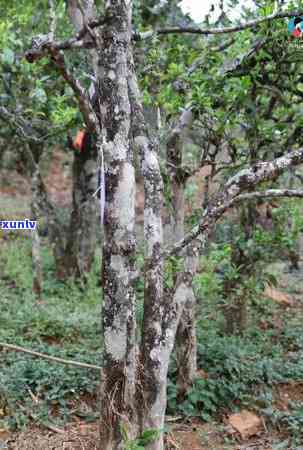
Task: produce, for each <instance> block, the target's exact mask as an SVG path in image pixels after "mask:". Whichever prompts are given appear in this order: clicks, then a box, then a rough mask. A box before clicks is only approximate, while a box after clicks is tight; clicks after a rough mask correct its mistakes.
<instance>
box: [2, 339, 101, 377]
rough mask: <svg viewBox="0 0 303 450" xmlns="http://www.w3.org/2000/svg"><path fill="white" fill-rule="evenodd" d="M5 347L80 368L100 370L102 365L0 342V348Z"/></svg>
mask: <svg viewBox="0 0 303 450" xmlns="http://www.w3.org/2000/svg"><path fill="white" fill-rule="evenodd" d="M1 347H3V348H6V349H8V350H11V351H14V352H20V353H26V354H27V355H31V356H35V357H36V358H41V359H47V360H48V361H52V362H56V363H59V364H65V365H66V366H74V367H81V368H82V369H93V370H101V369H102V367H99V366H95V365H93V364H87V363H82V362H78V361H71V360H69V359H63V358H58V357H56V356H50V355H46V354H45V353H40V352H34V351H33V350H28V349H26V348H23V347H19V346H17V345H13V344H6V343H4V342H0V348H1Z"/></svg>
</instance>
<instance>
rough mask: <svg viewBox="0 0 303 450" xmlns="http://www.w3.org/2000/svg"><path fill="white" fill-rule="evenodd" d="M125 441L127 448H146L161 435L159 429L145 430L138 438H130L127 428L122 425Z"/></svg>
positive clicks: (142, 449)
mask: <svg viewBox="0 0 303 450" xmlns="http://www.w3.org/2000/svg"><path fill="white" fill-rule="evenodd" d="M121 433H122V437H123V443H124V448H125V450H144V449H145V448H146V446H147V445H148V444H151V443H152V442H153V441H154V440H155V439H157V438H158V437H159V433H160V431H159V430H153V429H150V430H145V431H144V432H143V433H142V434H141V435H140V436H139V437H138V438H136V439H130V438H129V436H128V432H127V429H126V428H125V427H121Z"/></svg>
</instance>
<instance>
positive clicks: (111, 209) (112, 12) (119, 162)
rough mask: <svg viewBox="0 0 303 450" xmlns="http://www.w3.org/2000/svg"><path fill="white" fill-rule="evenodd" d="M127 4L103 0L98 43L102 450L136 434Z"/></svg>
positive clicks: (115, 449)
mask: <svg viewBox="0 0 303 450" xmlns="http://www.w3.org/2000/svg"><path fill="white" fill-rule="evenodd" d="M130 16H131V5H130V4H129V3H127V2H125V1H123V0H116V1H108V2H106V11H105V17H106V25H105V26H104V28H103V30H102V36H101V42H100V46H99V73H98V84H99V87H100V103H101V105H102V107H101V123H102V130H103V141H102V143H101V147H102V150H103V152H104V156H105V165H106V187H107V188H106V210H105V222H104V236H105V242H104V249H103V293H104V298H103V335H104V351H103V371H102V382H101V422H100V438H101V449H102V450H120V449H121V450H122V449H123V447H124V446H123V442H122V435H121V427H123V429H124V430H126V432H127V434H128V436H129V437H130V438H134V437H135V436H136V435H137V432H138V427H137V418H136V408H135V389H136V375H137V352H136V341H135V339H136V313H135V290H134V286H133V284H134V279H133V274H134V272H135V267H134V265H135V249H136V245H135V237H134V226H135V168H134V162H133V150H132V146H131V145H130V144H131V143H130V103H129V98H128V88H127V54H128V51H129V46H130V39H131V25H130Z"/></svg>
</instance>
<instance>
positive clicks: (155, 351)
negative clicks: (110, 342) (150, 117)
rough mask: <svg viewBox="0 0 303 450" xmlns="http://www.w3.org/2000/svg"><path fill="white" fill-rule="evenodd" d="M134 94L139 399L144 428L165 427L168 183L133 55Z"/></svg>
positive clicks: (159, 445)
mask: <svg viewBox="0 0 303 450" xmlns="http://www.w3.org/2000/svg"><path fill="white" fill-rule="evenodd" d="M128 86H129V93H130V99H131V105H132V119H133V121H132V132H133V137H134V142H135V146H136V148H137V149H138V152H139V155H140V161H141V173H142V175H143V178H144V194H145V199H144V237H145V241H146V248H145V291H144V318H143V330H142V342H141V352H140V353H141V358H140V360H141V365H142V366H141V368H142V371H141V381H140V383H139V386H140V392H139V397H141V398H142V403H141V408H139V414H140V427H141V430H142V431H144V430H146V429H157V430H163V428H164V418H165V409H166V388H167V371H168V362H169V356H170V353H171V350H172V347H173V341H174V335H175V330H173V331H172V330H170V329H169V326H168V325H169V320H170V308H169V307H168V306H169V300H168V297H166V298H165V297H164V295H163V271H164V262H163V258H161V256H160V255H161V249H162V246H163V225H162V217H161V211H162V191H163V181H162V176H161V172H160V165H159V157H158V154H157V152H156V150H155V148H154V146H153V145H152V142H151V140H150V138H149V135H148V129H147V126H146V123H145V118H144V114H143V108H142V104H141V98H140V91H139V88H138V82H137V78H136V74H135V70H134V66H133V61H132V58H130V65H129V79H128ZM148 448H149V449H151V450H162V449H163V432H162V431H161V433H160V434H159V436H158V438H157V439H155V440H154V442H152V443H150V444H149V446H148Z"/></svg>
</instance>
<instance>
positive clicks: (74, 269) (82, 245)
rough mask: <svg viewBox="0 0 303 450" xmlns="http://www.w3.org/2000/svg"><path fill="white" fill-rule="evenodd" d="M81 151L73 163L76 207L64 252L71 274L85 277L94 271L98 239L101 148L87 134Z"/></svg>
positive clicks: (73, 210)
mask: <svg viewBox="0 0 303 450" xmlns="http://www.w3.org/2000/svg"><path fill="white" fill-rule="evenodd" d="M85 141H86V142H85V145H84V148H83V150H82V151H81V152H79V151H78V152H77V151H75V156H74V162H73V207H72V213H71V219H70V226H69V232H68V233H67V243H66V248H65V255H64V265H65V268H66V273H67V274H68V275H69V276H71V275H72V276H75V277H83V276H85V274H86V273H88V272H90V270H91V267H92V263H93V261H94V256H95V249H96V242H97V209H98V200H97V199H96V197H93V194H94V193H95V192H96V190H97V188H98V168H97V149H96V146H95V144H94V143H93V138H92V137H91V136H89V135H87V138H86V139H85Z"/></svg>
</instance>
